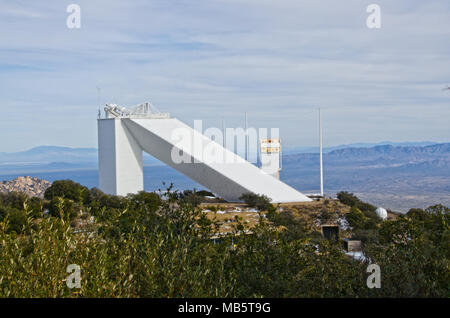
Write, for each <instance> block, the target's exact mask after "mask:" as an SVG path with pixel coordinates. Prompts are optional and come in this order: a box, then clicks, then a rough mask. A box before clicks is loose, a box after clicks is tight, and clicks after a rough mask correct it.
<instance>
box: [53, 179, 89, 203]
mask: <svg viewBox="0 0 450 318" xmlns="http://www.w3.org/2000/svg"><path fill="white" fill-rule="evenodd" d="M54 197H62V198H66V199H69V200H73V201H74V202H78V203H81V204H86V203H89V201H90V192H89V189H88V188H87V187H85V186H82V185H81V184H79V183H76V182H73V181H72V180H57V181H54V182H53V183H52V185H51V186H50V187H48V188H47V190H45V193H44V198H45V199H47V200H52V199H53V198H54Z"/></svg>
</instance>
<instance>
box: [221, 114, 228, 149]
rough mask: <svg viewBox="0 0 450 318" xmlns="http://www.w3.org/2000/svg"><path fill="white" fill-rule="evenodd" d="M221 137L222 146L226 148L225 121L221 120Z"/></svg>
mask: <svg viewBox="0 0 450 318" xmlns="http://www.w3.org/2000/svg"><path fill="white" fill-rule="evenodd" d="M222 135H223V138H222V146H223V147H224V148H226V147H227V135H226V132H225V120H223V119H222Z"/></svg>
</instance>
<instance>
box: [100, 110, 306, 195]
mask: <svg viewBox="0 0 450 318" xmlns="http://www.w3.org/2000/svg"><path fill="white" fill-rule="evenodd" d="M105 111H106V117H107V118H104V119H101V118H100V119H98V143H99V148H98V149H99V187H100V189H101V190H102V191H104V192H105V193H109V194H115V195H126V194H128V193H136V192H138V191H141V190H143V168H142V151H146V152H147V153H149V154H150V155H152V156H153V157H155V158H157V159H159V160H161V161H162V162H164V163H165V164H167V165H169V166H171V167H172V168H174V169H176V170H178V171H179V172H181V173H183V174H184V175H186V176H188V177H189V178H191V179H192V180H195V181H196V182H198V183H199V184H201V185H203V186H204V187H206V188H207V189H209V190H210V191H212V192H213V193H215V194H216V195H218V196H220V197H223V198H224V199H226V200H228V201H239V197H240V196H241V195H242V194H244V193H248V192H252V193H256V194H264V195H267V196H268V197H269V198H271V199H272V201H273V202H275V203H277V202H302V201H311V199H309V198H308V197H306V196H305V195H303V194H302V193H300V192H298V191H297V190H295V189H294V188H292V187H290V186H288V185H287V184H285V183H283V182H281V181H279V180H277V179H276V178H273V177H272V176H271V175H269V174H267V173H265V172H264V171H262V170H261V169H259V168H258V167H256V166H254V165H253V164H251V163H250V162H248V161H246V160H244V159H243V158H241V157H239V156H238V155H236V154H235V153H233V152H231V151H230V150H228V149H225V148H224V147H223V146H222V145H220V144H218V143H217V142H215V141H212V140H211V139H209V138H208V137H206V136H204V135H203V134H201V133H200V132H198V131H195V130H194V129H192V128H191V127H189V126H188V125H186V124H184V123H183V122H181V121H179V120H178V119H176V118H170V116H169V115H168V114H167V113H159V112H155V111H154V110H153V109H152V105H151V104H149V103H146V104H142V105H139V106H138V107H136V108H135V109H134V110H128V109H125V108H123V107H120V106H117V105H107V106H106V107H105ZM168 181H170V180H168Z"/></svg>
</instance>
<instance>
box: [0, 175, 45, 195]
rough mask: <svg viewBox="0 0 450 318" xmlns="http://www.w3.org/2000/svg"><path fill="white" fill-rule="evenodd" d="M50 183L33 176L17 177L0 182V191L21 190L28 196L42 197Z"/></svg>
mask: <svg viewBox="0 0 450 318" xmlns="http://www.w3.org/2000/svg"><path fill="white" fill-rule="evenodd" d="M50 185H51V183H50V182H48V181H46V180H41V179H39V178H33V177H28V176H26V177H18V178H16V179H14V180H11V181H3V182H1V183H0V193H1V192H12V191H17V192H23V193H25V194H26V195H28V196H30V197H40V198H43V197H44V192H45V190H47V188H48V187H49V186H50Z"/></svg>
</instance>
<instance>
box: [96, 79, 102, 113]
mask: <svg viewBox="0 0 450 318" xmlns="http://www.w3.org/2000/svg"><path fill="white" fill-rule="evenodd" d="M96 87H97V104H98V118H100V117H101V115H102V113H101V111H100V86H96Z"/></svg>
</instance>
